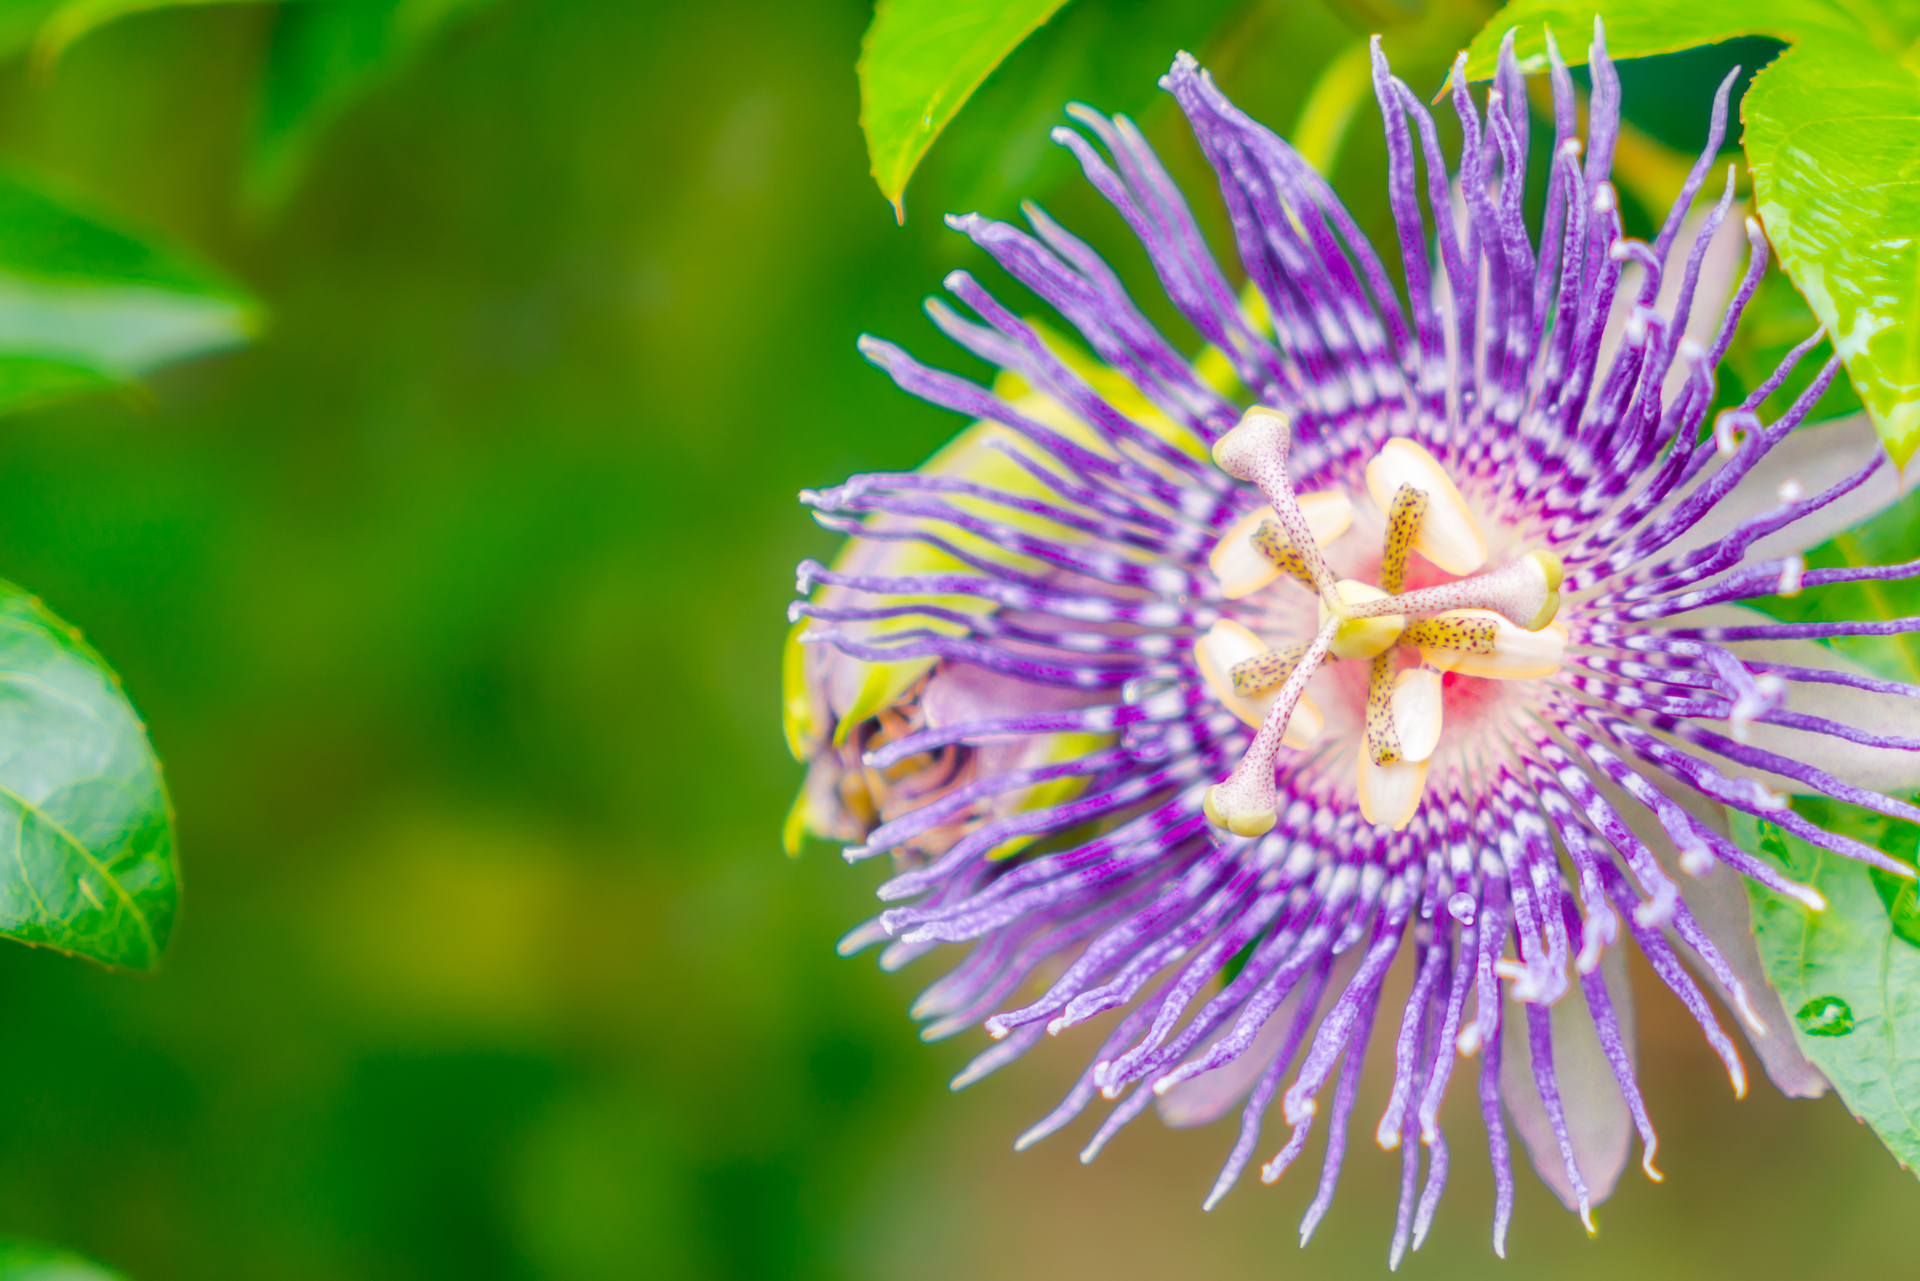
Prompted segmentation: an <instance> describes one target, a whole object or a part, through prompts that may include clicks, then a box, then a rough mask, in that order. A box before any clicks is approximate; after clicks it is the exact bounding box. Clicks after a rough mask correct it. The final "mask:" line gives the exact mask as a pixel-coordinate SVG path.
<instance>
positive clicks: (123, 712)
mask: <svg viewBox="0 0 1920 1281" xmlns="http://www.w3.org/2000/svg"><path fill="white" fill-rule="evenodd" d="M179 892H180V878H179V872H178V869H177V867H176V865H175V861H174V840H173V810H172V806H171V804H170V803H169V802H168V800H167V791H166V786H165V784H164V783H163V781H162V780H161V776H160V762H159V760H158V759H157V758H156V757H155V756H154V753H153V747H152V745H151V744H150V743H148V741H147V732H146V727H145V726H144V725H142V724H141V722H140V717H139V714H138V713H136V712H135V711H134V709H133V705H132V704H131V703H129V702H128V701H127V697H126V695H125V694H124V693H123V692H122V691H121V689H120V680H119V677H117V676H115V675H114V674H113V672H112V671H111V670H110V669H109V668H108V667H107V665H106V663H105V661H104V660H102V659H101V657H100V656H99V655H98V654H97V653H95V652H94V651H93V649H92V647H91V646H89V645H88V644H87V643H86V642H85V641H84V640H82V639H81V638H80V633H79V632H78V631H77V630H76V629H74V628H73V627H70V626H68V625H67V624H66V623H64V622H62V621H61V620H60V619H58V618H56V617H54V615H53V614H52V613H51V612H49V611H48V610H47V608H46V606H44V605H42V604H41V603H40V602H39V601H38V600H36V599H35V598H34V597H32V596H31V595H29V594H28V593H26V592H25V591H23V590H21V589H20V588H18V587H15V586H14V585H13V584H11V583H7V582H0V935H4V936H5V937H8V938H12V939H17V940H19V941H20V942H23V943H30V944H34V945H37V946H42V947H51V948H55V949H57V950H59V951H62V952H67V953H71V954H72V955H75V956H84V957H86V958H88V959H89V960H94V961H98V962H100V963H101V964H103V965H109V966H114V967H117V968H126V969H136V970H147V969H152V968H153V967H154V966H155V965H156V964H158V962H159V960H160V955H161V953H162V951H164V950H165V948H166V944H167V936H168V933H169V932H170V931H171V929H172V927H173V917H174V911H175V908H176V907H177V905H178V900H179ZM0 1275H4V1274H3V1273H0Z"/></svg>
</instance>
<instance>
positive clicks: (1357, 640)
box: [1320, 578, 1407, 658]
mask: <svg viewBox="0 0 1920 1281" xmlns="http://www.w3.org/2000/svg"><path fill="white" fill-rule="evenodd" d="M1336 589H1337V590H1338V591H1339V593H1340V601H1341V603H1342V604H1343V605H1358V604H1360V603H1362V602H1363V601H1371V600H1385V599H1386V597H1387V593H1385V592H1383V591H1381V590H1380V589H1379V588H1378V587H1375V586H1374V585H1373V584H1371V583H1363V582H1360V581H1358V580H1356V579H1352V578H1343V579H1341V580H1340V582H1339V583H1338V584H1336ZM1329 617H1331V613H1330V611H1329V610H1328V609H1327V602H1326V599H1325V598H1324V597H1322V598H1321V601H1320V625H1321V626H1322V627H1324V626H1326V624H1327V620H1328V618H1329ZM1406 623H1407V620H1406V618H1405V617H1404V616H1403V615H1400V614H1381V615H1378V616H1376V617H1373V618H1343V619H1342V620H1341V622H1340V625H1339V627H1338V628H1336V629H1335V630H1334V633H1333V644H1332V645H1331V646H1330V647H1329V648H1328V651H1327V652H1328V653H1329V654H1330V655H1331V656H1332V657H1334V658H1372V657H1373V656H1374V655H1376V654H1380V653H1383V652H1385V651H1386V650H1387V649H1388V648H1389V647H1390V646H1391V645H1392V644H1393V643H1394V642H1395V641H1397V640H1399V639H1400V633H1401V632H1402V631H1403V630H1405V628H1406Z"/></svg>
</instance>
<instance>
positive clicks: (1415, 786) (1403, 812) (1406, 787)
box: [1355, 740, 1427, 832]
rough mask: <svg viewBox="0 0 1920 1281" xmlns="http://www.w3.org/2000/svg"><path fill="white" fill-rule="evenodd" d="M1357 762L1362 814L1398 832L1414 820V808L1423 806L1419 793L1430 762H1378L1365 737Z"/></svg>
mask: <svg viewBox="0 0 1920 1281" xmlns="http://www.w3.org/2000/svg"><path fill="white" fill-rule="evenodd" d="M1355 762H1356V764H1355V769H1356V770H1357V771H1358V777H1357V784H1356V787H1355V791H1356V792H1358V794H1359V800H1360V816H1361V817H1362V818H1364V819H1366V820H1367V822H1369V823H1372V824H1374V825H1375V826H1377V827H1390V828H1392V829H1393V830H1394V831H1396V832H1397V831H1399V830H1401V829H1402V828H1404V827H1405V826H1406V825H1407V824H1408V823H1411V822H1412V821H1413V812H1414V811H1415V810H1417V809H1419V808H1420V797H1421V795H1422V794H1424V793H1425V792H1426V790H1427V762H1425V761H1396V762H1394V763H1393V764H1391V765H1376V764H1374V763H1373V753H1372V752H1371V751H1369V750H1368V749H1367V745H1366V742H1365V741H1364V740H1363V741H1362V742H1361V744H1360V751H1359V754H1358V755H1357V756H1356V757H1355Z"/></svg>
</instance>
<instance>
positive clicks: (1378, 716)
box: [1366, 650, 1400, 765]
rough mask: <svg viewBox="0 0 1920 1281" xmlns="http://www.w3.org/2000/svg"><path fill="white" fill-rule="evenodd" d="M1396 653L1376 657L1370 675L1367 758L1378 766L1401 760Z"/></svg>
mask: <svg viewBox="0 0 1920 1281" xmlns="http://www.w3.org/2000/svg"><path fill="white" fill-rule="evenodd" d="M1392 698H1393V651H1392V650H1387V651H1386V652H1384V653H1381V654H1377V655H1375V656H1374V659H1373V664H1372V667H1371V669H1370V670H1369V671H1368V672H1367V713H1366V740H1367V742H1366V755H1367V756H1368V757H1369V758H1370V759H1371V760H1372V761H1373V763H1374V764H1375V765H1391V764H1393V763H1394V762H1395V761H1397V760H1399V759H1400V735H1399V734H1397V733H1395V732H1394V727H1393V705H1392Z"/></svg>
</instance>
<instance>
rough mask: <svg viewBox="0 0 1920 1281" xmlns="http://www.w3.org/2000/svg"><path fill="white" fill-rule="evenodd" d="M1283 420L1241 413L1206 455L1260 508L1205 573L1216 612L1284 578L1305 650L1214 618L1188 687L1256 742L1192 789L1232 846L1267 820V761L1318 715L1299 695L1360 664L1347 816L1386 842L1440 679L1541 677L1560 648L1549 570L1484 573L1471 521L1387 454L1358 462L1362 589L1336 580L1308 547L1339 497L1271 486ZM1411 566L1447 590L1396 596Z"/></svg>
mask: <svg viewBox="0 0 1920 1281" xmlns="http://www.w3.org/2000/svg"><path fill="white" fill-rule="evenodd" d="M1290 444H1291V432H1290V429H1289V425H1288V422H1287V418H1286V416H1285V415H1284V414H1281V413H1279V412H1278V411H1275V410H1272V409H1267V408H1264V407H1259V406H1256V407H1255V408H1253V409H1250V410H1248V411H1247V413H1246V416H1245V417H1244V418H1242V419H1241V421H1240V425H1239V426H1237V427H1235V428H1234V429H1233V430H1232V431H1230V432H1228V433H1227V434H1226V435H1225V436H1222V437H1221V438H1220V440H1219V442H1218V443H1216V444H1215V446H1214V451H1213V455H1214V460H1215V461H1216V462H1217V463H1219V465H1220V466H1221V468H1222V469H1224V470H1225V471H1226V472H1227V473H1228V474H1229V475H1231V476H1233V477H1235V478H1236V479H1239V480H1244V481H1249V482H1251V483H1252V484H1254V485H1255V486H1257V487H1258V488H1259V489H1260V491H1261V493H1262V494H1263V495H1264V496H1265V497H1266V499H1267V501H1268V503H1269V504H1270V506H1268V507H1266V508H1263V509H1261V510H1260V511H1257V512H1254V513H1252V514H1251V515H1249V516H1248V517H1247V518H1246V519H1244V520H1242V521H1240V522H1239V523H1237V524H1236V525H1234V526H1233V528H1231V529H1229V530H1228V531H1227V534H1226V535H1225V537H1223V538H1222V539H1221V541H1220V545H1219V546H1218V547H1216V548H1215V550H1214V553H1213V555H1212V557H1211V558H1210V561H1209V563H1210V564H1211V566H1212V568H1213V570H1214V573H1215V575H1216V577H1218V578H1219V579H1220V581H1221V586H1222V589H1223V590H1224V592H1225V594H1226V595H1227V596H1228V597H1229V598H1230V599H1238V598H1241V597H1245V596H1248V595H1251V594H1252V593H1254V592H1256V591H1258V590H1260V589H1261V588H1263V587H1265V586H1266V585H1267V584H1269V583H1271V582H1273V581H1274V580H1276V579H1278V578H1280V577H1282V576H1285V577H1289V578H1292V579H1294V580H1295V581H1296V582H1299V583H1300V584H1302V585H1303V586H1305V587H1306V588H1307V589H1308V590H1310V591H1312V592H1313V593H1314V594H1315V596H1316V597H1317V599H1318V608H1317V612H1316V617H1315V621H1314V629H1313V634H1312V639H1311V640H1310V641H1307V642H1305V643H1296V644H1291V645H1284V644H1283V645H1270V644H1268V643H1267V641H1265V640H1264V639H1263V638H1261V637H1260V636H1259V635H1258V634H1256V633H1255V632H1254V631H1253V630H1252V629H1251V628H1249V627H1247V626H1246V625H1245V624H1243V623H1239V622H1236V621H1232V620H1222V621H1221V622H1219V623H1217V624H1215V626H1214V627H1213V629H1212V630H1211V631H1210V632H1209V633H1208V634H1207V635H1206V636H1204V637H1202V638H1201V639H1200V640H1199V641H1198V642H1197V643H1196V644H1195V646H1194V658H1195V661H1196V663H1197V664H1198V667H1199V670H1200V674H1201V677H1202V678H1203V679H1204V680H1205V681H1206V683H1207V685H1208V686H1209V688H1211V689H1212V691H1213V692H1214V694H1215V695H1216V696H1217V697H1219V699H1220V701H1221V703H1222V704H1223V705H1224V706H1226V707H1227V708H1228V709H1229V710H1231V711H1233V712H1234V713H1235V714H1236V715H1237V716H1239V717H1240V718H1241V719H1242V720H1244V721H1246V722H1247V724H1249V725H1254V726H1258V728H1259V733H1258V734H1256V735H1255V737H1254V740H1253V743H1252V744H1251V745H1250V746H1249V747H1248V749H1247V751H1246V753H1245V754H1244V755H1243V756H1242V757H1241V760H1240V763H1239V764H1238V765H1237V766H1236V767H1235V768H1234V771H1233V774H1232V775H1231V776H1230V777H1229V778H1228V779H1227V780H1226V781H1225V782H1223V783H1220V784H1218V785H1216V786H1214V787H1212V788H1210V789H1209V790H1208V792H1207V797H1206V812H1207V817H1208V818H1209V819H1210V820H1212V821H1213V822H1214V823H1215V824H1216V825H1218V826H1220V827H1223V828H1226V829H1227V830H1229V831H1231V832H1234V833H1235V834H1237V835H1240V836H1259V835H1261V834H1263V833H1265V832H1267V831H1268V830H1270V829H1271V828H1272V827H1273V824H1274V821H1275V818H1276V809H1277V806H1276V791H1275V786H1274V764H1275V760H1276V758H1277V755H1278V752H1279V749H1280V748H1281V747H1282V746H1287V747H1293V748H1304V747H1306V746H1308V745H1309V744H1311V743H1312V742H1313V741H1314V739H1316V738H1317V737H1318V736H1319V735H1320V733H1321V732H1322V730H1323V728H1324V726H1325V717H1324V716H1323V715H1322V714H1321V712H1320V709H1318V708H1316V707H1315V706H1314V705H1313V703H1312V702H1311V701H1310V700H1309V699H1307V698H1306V697H1305V690H1306V686H1307V683H1308V681H1309V680H1310V679H1311V678H1312V676H1313V675H1314V673H1315V671H1317V670H1318V669H1319V668H1320V666H1321V665H1322V664H1324V663H1325V662H1327V661H1329V660H1342V659H1343V660H1351V661H1353V662H1355V663H1362V662H1364V663H1366V664H1367V665H1368V669H1367V680H1366V698H1365V705H1364V711H1363V716H1362V723H1363V726H1364V728H1363V730H1362V732H1361V735H1360V743H1359V748H1358V752H1357V755H1356V757H1355V771H1356V776H1355V784H1356V792H1357V794H1358V797H1359V802H1360V810H1361V813H1362V815H1363V816H1364V817H1365V818H1366V819H1367V821H1369V822H1371V823H1376V824H1381V825H1384V826H1388V827H1391V828H1393V829H1395V830H1398V829H1400V828H1403V827H1405V826H1406V825H1407V823H1409V822H1410V821H1411V820H1412V818H1413V814H1414V811H1415V810H1416V809H1418V808H1419V804H1420V797H1421V795H1422V793H1423V792H1424V791H1425V788H1426V775H1427V764H1428V761H1429V760H1430V759H1431V757H1432V756H1433V754H1434V752H1435V750H1436V749H1437V748H1438V746H1439V744H1440V733H1441V723H1442V720H1443V714H1444V707H1445V703H1446V699H1445V697H1444V682H1443V676H1444V675H1445V674H1446V673H1458V674H1460V675H1463V676H1472V677H1481V678H1486V679H1494V680H1530V679H1536V678H1538V677H1542V676H1547V675H1550V674H1552V673H1553V672H1554V671H1555V670H1556V669H1558V667H1559V666H1560V660H1561V655H1562V653H1563V652H1564V650H1565V647H1566V629H1565V628H1563V627H1557V626H1553V625H1552V624H1553V620H1554V616H1555V615H1556V614H1557V613H1558V612H1559V608H1560V582H1561V568H1560V560H1559V558H1558V557H1557V556H1555V555H1554V554H1553V553H1552V552H1550V551H1546V550H1544V549H1536V550H1534V551H1530V552H1527V553H1526V554H1525V555H1523V556H1521V557H1519V558H1518V559H1516V560H1514V561H1512V562H1511V563H1509V564H1507V565H1505V566H1503V567H1501V568H1499V569H1496V570H1493V571H1491V572H1487V573H1480V572H1477V571H1479V570H1480V569H1481V567H1482V566H1483V565H1484V564H1485V563H1486V561H1487V556H1488V552H1487V540H1486V536H1485V534H1484V533H1483V532H1482V530H1481V528H1480V523H1479V521H1478V520H1477V519H1476V518H1475V516H1474V514H1473V511H1472V509H1471V508H1470V507H1469V506H1468V505H1467V503H1466V500H1465V499H1463V498H1462V497H1461V495H1460V491H1459V489H1458V488H1456V487H1455V486H1454V484H1453V481H1452V480H1451V479H1450V478H1449V477H1448V476H1447V474H1446V472H1445V471H1444V470H1443V469H1442V468H1441V466H1440V464H1439V462H1438V460H1436V459H1435V458H1434V457H1433V455H1432V454H1430V453H1428V452H1427V450H1426V449H1424V448H1422V447H1421V446H1420V445H1419V444H1417V443H1415V442H1413V441H1411V440H1407V439H1404V438H1396V439H1394V440H1391V441H1388V442H1387V444H1386V445H1385V447H1383V448H1382V449H1381V451H1380V453H1379V454H1378V455H1377V456H1375V457H1374V459H1373V460H1372V461H1371V462H1369V463H1368V464H1367V468H1366V480H1367V490H1368V493H1369V495H1370V496H1371V497H1372V499H1373V501H1374V503H1375V504H1376V505H1377V506H1378V507H1379V509H1380V510H1381V512H1382V513H1384V515H1385V521H1386V532H1385V535H1384V537H1383V540H1382V547H1381V555H1380V568H1379V572H1378V579H1379V581H1378V584H1377V585H1376V584H1374V583H1366V582H1361V581H1359V580H1356V579H1351V578H1348V579H1341V578H1336V577H1335V575H1334V573H1333V570H1332V569H1331V568H1330V567H1329V565H1328V564H1327V561H1326V558H1325V557H1324V556H1323V555H1322V554H1321V549H1322V548H1323V547H1324V546H1325V545H1327V544H1329V543H1331V542H1332V541H1333V540H1334V539H1336V538H1338V537H1340V536H1341V535H1342V534H1343V533H1345V532H1346V530H1347V528H1348V526H1349V525H1350V524H1351V523H1352V515H1353V506H1352V503H1351V501H1350V500H1348V499H1347V498H1346V497H1345V495H1342V494H1337V493H1319V494H1306V495H1296V494H1295V493H1294V492H1293V487H1292V484H1291V481H1290V480H1289V478H1288V476H1287V470H1286V463H1287V453H1288V448H1289V445H1290ZM1416 551H1417V552H1419V553H1420V555H1421V556H1422V557H1423V558H1425V559H1426V560H1427V561H1429V562H1430V563H1431V564H1433V565H1434V566H1436V567H1437V568H1439V569H1440V570H1441V571H1443V572H1445V573H1447V574H1450V575H1454V576H1455V577H1453V578H1452V580H1451V581H1447V582H1442V583H1439V584H1436V585H1432V586H1428V587H1422V588H1419V589H1416V590H1413V591H1407V590H1405V587H1406V575H1407V558H1408V555H1409V553H1411V552H1416Z"/></svg>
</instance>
